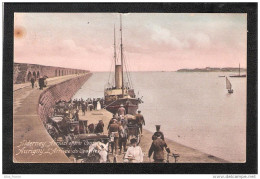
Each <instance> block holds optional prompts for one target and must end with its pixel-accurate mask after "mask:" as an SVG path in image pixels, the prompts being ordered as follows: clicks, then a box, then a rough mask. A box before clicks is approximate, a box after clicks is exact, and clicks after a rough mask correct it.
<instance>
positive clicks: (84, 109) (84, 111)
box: [81, 102, 86, 116]
mask: <svg viewBox="0 0 260 179" xmlns="http://www.w3.org/2000/svg"><path fill="white" fill-rule="evenodd" d="M81 110H82V115H83V116H85V113H86V106H85V103H84V102H82V103H81Z"/></svg>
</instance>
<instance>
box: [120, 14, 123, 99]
mask: <svg viewBox="0 0 260 179" xmlns="http://www.w3.org/2000/svg"><path fill="white" fill-rule="evenodd" d="M120 32H121V45H120V47H121V66H122V67H121V69H122V96H123V97H124V70H123V68H124V65H123V37H122V16H121V14H120Z"/></svg>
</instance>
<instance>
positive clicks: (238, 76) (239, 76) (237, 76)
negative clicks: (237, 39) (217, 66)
mask: <svg viewBox="0 0 260 179" xmlns="http://www.w3.org/2000/svg"><path fill="white" fill-rule="evenodd" d="M229 77H236V78H243V77H246V75H240V63H239V72H238V75H230V76H229Z"/></svg>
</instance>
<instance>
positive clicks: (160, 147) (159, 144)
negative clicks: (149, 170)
mask: <svg viewBox="0 0 260 179" xmlns="http://www.w3.org/2000/svg"><path fill="white" fill-rule="evenodd" d="M164 149H165V150H166V151H167V152H168V153H170V149H169V148H168V147H167V144H166V143H165V141H163V140H162V139H161V136H160V135H159V134H157V135H156V139H155V140H153V142H152V145H151V147H150V149H149V154H148V157H149V159H150V157H151V155H152V153H153V159H154V163H163V162H164Z"/></svg>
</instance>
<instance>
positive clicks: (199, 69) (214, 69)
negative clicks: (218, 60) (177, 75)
mask: <svg viewBox="0 0 260 179" xmlns="http://www.w3.org/2000/svg"><path fill="white" fill-rule="evenodd" d="M238 71H239V68H232V67H226V68H211V67H206V68H194V69H186V68H184V69H179V70H177V72H238ZM240 72H246V68H240Z"/></svg>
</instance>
